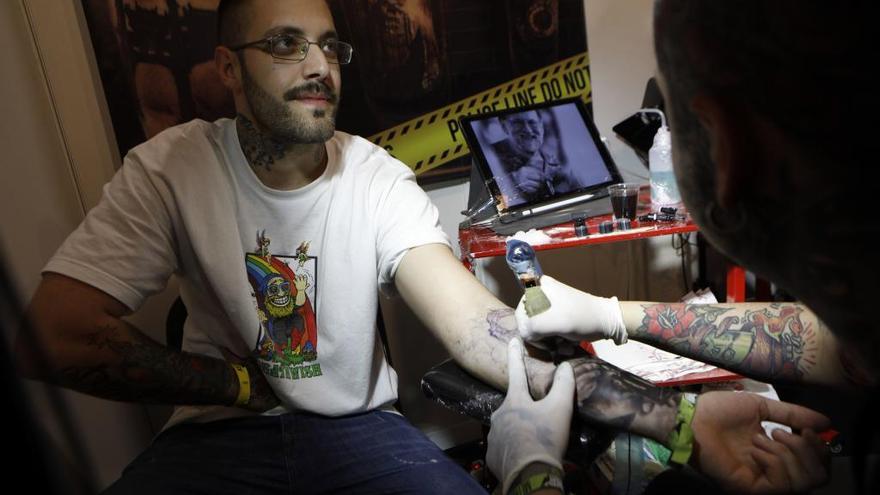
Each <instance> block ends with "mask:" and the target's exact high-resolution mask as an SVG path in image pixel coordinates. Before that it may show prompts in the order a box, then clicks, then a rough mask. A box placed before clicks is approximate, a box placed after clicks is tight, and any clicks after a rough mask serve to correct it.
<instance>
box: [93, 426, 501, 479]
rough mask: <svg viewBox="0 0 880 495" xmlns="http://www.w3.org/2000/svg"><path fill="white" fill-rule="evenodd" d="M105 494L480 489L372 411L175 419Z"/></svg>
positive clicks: (419, 438)
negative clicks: (191, 420)
mask: <svg viewBox="0 0 880 495" xmlns="http://www.w3.org/2000/svg"><path fill="white" fill-rule="evenodd" d="M104 493H105V494H113V495H115V494H123V493H124V494H129V493H151V494H153V493H162V494H177V493H205V494H223V493H229V494H235V495H245V494H257V493H266V494H272V495H279V494H282V493H296V494H300V493H302V494H311V493H455V494H456V495H462V494H469V493H480V494H483V495H485V493H486V492H485V491H484V490H483V489H482V488H481V487H480V485H479V484H477V483H476V482H475V481H474V480H473V479H471V477H470V476H469V475H468V474H467V472H465V470H464V469H462V468H461V467H460V466H458V465H456V464H455V463H453V462H452V461H451V460H450V459H449V458H447V457H446V455H445V454H444V453H443V451H441V450H440V449H439V448H438V447H437V446H436V445H434V443H433V442H431V441H430V440H428V438H427V437H426V436H425V435H423V434H422V433H421V432H420V431H419V430H418V429H416V428H415V427H413V426H412V425H411V424H410V423H409V422H408V421H407V420H405V419H404V418H402V417H400V416H399V415H397V414H393V413H389V412H380V411H373V412H369V413H364V414H358V415H354V416H346V417H341V418H327V417H323V416H317V415H313V414H305V413H295V414H294V413H288V414H284V415H281V416H257V417H250V418H239V419H229V420H223V421H215V422H212V423H204V424H182V425H177V426H174V427H172V428H170V429H168V430H167V431H165V432H163V433H162V434H161V435H159V437H158V438H156V440H155V441H154V442H153V444H152V445H151V446H150V447H148V448H147V450H146V451H144V452H143V453H142V454H141V455H140V456H138V458H137V459H135V460H134V462H132V463H131V464H130V465H129V466H128V467H126V468H125V471H124V472H123V474H122V477H121V478H120V479H119V480H118V481H116V483H114V484H113V485H111V486H110V487H109V488H108V489H107V490H106V491H105V492H104Z"/></svg>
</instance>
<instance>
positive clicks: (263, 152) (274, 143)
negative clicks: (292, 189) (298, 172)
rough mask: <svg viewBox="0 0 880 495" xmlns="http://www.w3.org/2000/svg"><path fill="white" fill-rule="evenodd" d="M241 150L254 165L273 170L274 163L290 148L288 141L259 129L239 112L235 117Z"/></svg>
mask: <svg viewBox="0 0 880 495" xmlns="http://www.w3.org/2000/svg"><path fill="white" fill-rule="evenodd" d="M235 125H236V127H237V128H238V140H239V143H240V144H241V151H242V152H243V153H244V156H245V158H247V160H248V163H250V164H251V166H253V167H263V168H265V169H266V170H272V164H273V163H275V162H276V161H277V160H280V159H281V158H283V157H284V155H285V154H286V153H287V151H288V150H289V149H290V145H289V144H288V143H284V142H281V141H279V140H277V139H275V138H273V137H272V136H269V135H268V134H266V133H264V132H262V131H260V130H259V129H257V126H255V125H254V123H253V122H251V121H250V120H249V119H248V118H247V117H245V116H244V115H242V114H238V117H236V119H235Z"/></svg>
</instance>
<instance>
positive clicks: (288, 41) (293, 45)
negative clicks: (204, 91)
mask: <svg viewBox="0 0 880 495" xmlns="http://www.w3.org/2000/svg"><path fill="white" fill-rule="evenodd" d="M312 45H317V46H318V48H320V49H321V53H323V54H324V57H325V58H326V59H327V61H328V62H330V63H331V64H339V65H345V64H347V63H349V62H351V55H352V53H354V48H353V47H352V46H351V45H349V44H348V43H346V42H344V41H339V40H335V39H332V38H330V39H326V40H324V41H309V40H308V39H307V38H304V37H302V36H297V35H295V34H289V33H279V34H273V35H272V36H268V37H266V38H263V39H261V40H257V41H251V42H249V43H243V44H241V45H236V46H230V47H229V49H230V50H232V51H239V50H243V49H245V48H251V47H256V48H259V49H261V50H263V51H265V52H266V53H268V54H269V55H272V57H273V58H277V59H280V60H289V61H291V62H302V61H303V60H305V59H306V57H307V56H308V54H309V48H310V47H311V46H312Z"/></svg>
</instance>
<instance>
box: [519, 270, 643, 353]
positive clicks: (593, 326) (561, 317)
mask: <svg viewBox="0 0 880 495" xmlns="http://www.w3.org/2000/svg"><path fill="white" fill-rule="evenodd" d="M541 290H542V291H544V295H546V296H547V299H549V300H550V309H548V310H546V311H544V312H543V313H540V314H537V315H535V316H533V317H531V318H529V316H528V315H526V309H525V296H524V297H523V298H522V299H520V301H519V304H518V305H517V306H516V313H515V315H516V326H517V328H519V334H520V335H521V336H522V338H523V339H526V340H538V339H542V338H544V337H552V336H559V337H564V338H566V339H569V340H576V341H580V340H591V341H592V340H600V339H612V340H613V341H614V342H615V343H617V344H618V345H619V344H623V343H624V342H626V339H627V333H626V326H625V325H624V324H623V313H622V312H621V311H620V304H618V302H617V298H616V297H612V298H607V297H598V296H594V295H591V294H587V293H586V292H582V291H579V290H577V289H575V288H574V287H569V286H567V285H565V284H563V283H562V282H559V281H558V280H556V279H555V278H553V277H551V276H549V275H544V276H542V277H541Z"/></svg>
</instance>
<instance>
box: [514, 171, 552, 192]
mask: <svg viewBox="0 0 880 495" xmlns="http://www.w3.org/2000/svg"><path fill="white" fill-rule="evenodd" d="M510 175H511V176H512V177H513V183H514V185H515V186H516V187H517V189H519V190H520V191H522V192H523V193H525V194H535V193H536V192H538V190H539V189H540V188H541V186H543V185H544V172H543V171H542V170H541V169H539V168H537V167H531V166H529V165H524V166H522V167H520V168H519V169H517V170H515V171H514V172H512V173H511V174H510Z"/></svg>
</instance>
